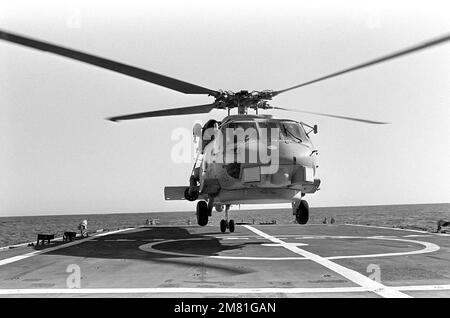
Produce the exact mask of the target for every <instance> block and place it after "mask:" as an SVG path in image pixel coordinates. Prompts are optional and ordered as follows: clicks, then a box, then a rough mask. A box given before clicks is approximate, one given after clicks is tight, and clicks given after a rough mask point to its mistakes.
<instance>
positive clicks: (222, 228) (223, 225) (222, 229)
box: [220, 220, 228, 233]
mask: <svg viewBox="0 0 450 318" xmlns="http://www.w3.org/2000/svg"><path fill="white" fill-rule="evenodd" d="M227 225H228V224H227V221H225V220H222V221H220V232H222V233H225V231H226V230H227Z"/></svg>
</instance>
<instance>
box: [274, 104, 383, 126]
mask: <svg viewBox="0 0 450 318" xmlns="http://www.w3.org/2000/svg"><path fill="white" fill-rule="evenodd" d="M272 108H273V109H279V110H286V111H291V112H298V113H306V114H313V115H318V116H324V117H333V118H339V119H345V120H352V121H359V122H362V123H366V124H376V125H385V124H390V123H387V122H382V121H374V120H368V119H361V118H355V117H347V116H340V115H333V114H325V113H316V112H310V111H307V110H299V109H292V108H282V107H272Z"/></svg>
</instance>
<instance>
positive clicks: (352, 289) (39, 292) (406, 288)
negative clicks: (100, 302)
mask: <svg viewBox="0 0 450 318" xmlns="http://www.w3.org/2000/svg"><path fill="white" fill-rule="evenodd" d="M389 288H391V289H394V290H398V291H400V290H401V291H412V292H414V291H444V290H450V285H416V286H390V287H389ZM372 291H373V290H372V289H370V288H364V287H329V288H317V287H312V288H295V287H286V288H265V287H262V288H226V287H219V288H215V287H210V288H209V287H205V288H195V287H193V288H188V287H186V288H183V287H174V288H158V287H156V288H73V289H70V288H30V289H0V295H42V294H48V295H51V294H184V293H186V294H187V293H189V294H207V295H208V294H315V293H318V294H321V293H361V292H372Z"/></svg>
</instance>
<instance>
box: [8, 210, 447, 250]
mask: <svg viewBox="0 0 450 318" xmlns="http://www.w3.org/2000/svg"><path fill="white" fill-rule="evenodd" d="M223 215H224V213H218V212H215V211H213V216H212V217H211V218H210V223H209V225H212V226H216V227H217V228H218V226H219V221H220V220H221V219H222V218H223ZM230 217H231V218H232V219H234V220H235V221H236V222H248V223H255V224H259V223H261V222H263V223H264V222H266V223H268V222H272V221H273V220H275V221H276V223H277V224H293V223H295V222H294V216H293V215H292V211H291V209H264V210H239V209H238V208H232V209H231V212H230ZM325 217H326V218H327V219H328V222H329V220H330V218H331V217H333V218H334V219H335V221H336V224H343V223H352V224H364V225H378V226H388V227H403V228H411V229H422V230H428V231H435V230H436V223H437V221H438V220H440V219H446V220H450V203H443V204H416V205H384V206H357V207H326V208H311V210H310V219H309V222H308V223H311V224H318V223H321V222H322V221H323V219H324V218H325ZM84 219H86V220H88V231H89V232H95V231H96V230H98V229H104V230H116V229H119V228H126V227H134V226H139V225H145V223H146V220H151V219H154V220H156V222H157V225H186V224H189V223H190V224H196V218H195V211H193V212H165V213H126V214H90V215H86V214H84V215H52V216H23V217H0V247H1V246H7V245H12V244H18V243H25V242H31V241H34V240H35V239H36V237H37V234H38V233H50V234H55V235H56V236H55V237H59V236H62V234H63V233H64V232H65V231H77V227H78V224H79V223H80V222H81V221H82V220H84ZM299 226H301V225H299ZM449 230H450V229H449Z"/></svg>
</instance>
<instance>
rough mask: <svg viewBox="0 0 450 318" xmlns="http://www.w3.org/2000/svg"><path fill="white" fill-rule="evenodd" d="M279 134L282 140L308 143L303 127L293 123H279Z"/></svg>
mask: <svg viewBox="0 0 450 318" xmlns="http://www.w3.org/2000/svg"><path fill="white" fill-rule="evenodd" d="M280 134H281V136H282V138H283V139H286V140H293V141H298V142H306V141H309V139H308V136H307V135H306V132H305V130H304V129H303V127H302V126H301V125H300V124H299V123H297V122H295V121H282V122H280Z"/></svg>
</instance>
